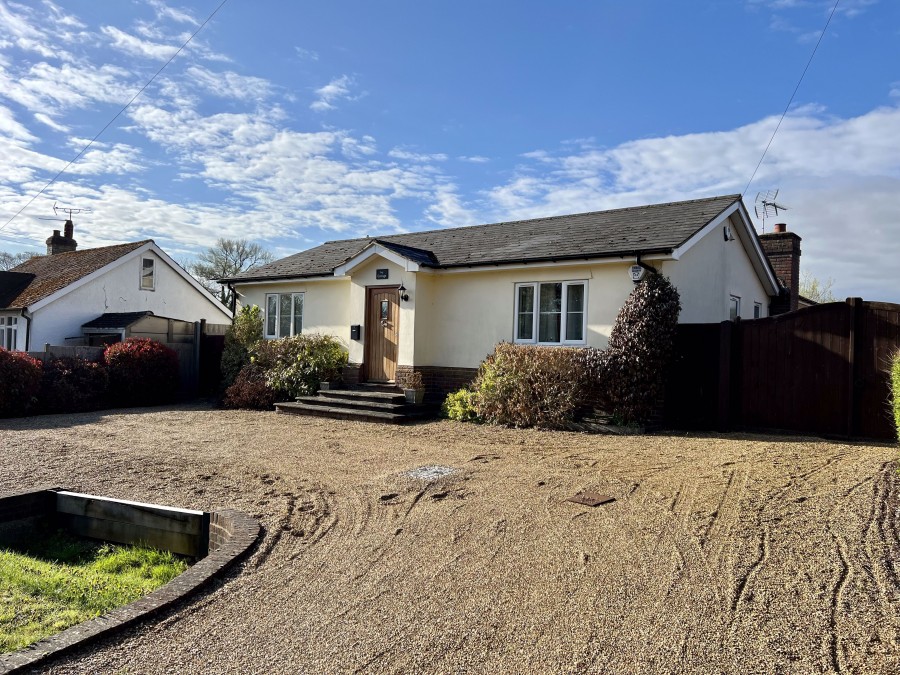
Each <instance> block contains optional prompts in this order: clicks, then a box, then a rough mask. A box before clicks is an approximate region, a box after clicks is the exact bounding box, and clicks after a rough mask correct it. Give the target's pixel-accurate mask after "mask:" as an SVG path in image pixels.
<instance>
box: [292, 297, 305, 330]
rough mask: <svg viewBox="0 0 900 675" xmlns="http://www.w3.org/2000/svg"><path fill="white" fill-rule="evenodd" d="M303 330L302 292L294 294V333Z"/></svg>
mask: <svg viewBox="0 0 900 675" xmlns="http://www.w3.org/2000/svg"><path fill="white" fill-rule="evenodd" d="M302 332H303V293H298V294H297V295H295V296H294V335H300V333H302Z"/></svg>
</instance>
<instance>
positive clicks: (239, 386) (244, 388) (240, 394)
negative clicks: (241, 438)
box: [222, 363, 275, 410]
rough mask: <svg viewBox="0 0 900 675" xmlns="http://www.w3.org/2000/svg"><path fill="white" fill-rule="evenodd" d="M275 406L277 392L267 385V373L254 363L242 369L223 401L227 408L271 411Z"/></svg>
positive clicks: (227, 390)
mask: <svg viewBox="0 0 900 675" xmlns="http://www.w3.org/2000/svg"><path fill="white" fill-rule="evenodd" d="M274 404H275V392H274V391H272V389H270V388H269V386H268V385H267V384H266V374H265V371H263V369H262V368H260V367H259V366H258V365H256V364H252V363H251V364H248V365H246V366H244V367H243V368H241V372H240V373H238V376H237V378H235V380H234V383H233V384H232V385H231V386H230V387H228V389H226V390H225V396H224V398H223V399H222V405H223V406H224V407H226V408H250V409H251V410H271V409H272V406H273V405H274Z"/></svg>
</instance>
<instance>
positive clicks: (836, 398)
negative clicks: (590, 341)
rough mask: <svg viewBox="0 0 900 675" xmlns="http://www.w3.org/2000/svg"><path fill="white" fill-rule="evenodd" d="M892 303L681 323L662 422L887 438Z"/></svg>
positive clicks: (896, 317) (897, 312)
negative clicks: (766, 316)
mask: <svg viewBox="0 0 900 675" xmlns="http://www.w3.org/2000/svg"><path fill="white" fill-rule="evenodd" d="M898 348H900V305H893V304H887V303H877V302H863V301H862V300H861V299H859V298H851V299H849V300H848V301H847V302H835V303H828V304H824V305H817V306H814V307H809V308H806V309H801V310H798V311H796V312H790V313H788V314H782V315H780V316H776V317H771V318H768V319H757V320H754V321H741V322H737V323H731V322H728V321H726V322H723V323H722V324H695V325H691V324H686V325H682V326H679V329H678V337H677V341H676V353H677V356H676V361H675V365H674V367H673V369H672V372H671V374H670V377H669V381H668V387H667V390H666V410H665V417H666V421H667V422H668V423H669V424H670V425H672V426H677V427H683V428H706V429H712V428H714V429H719V430H726V429H731V428H749V429H784V430H790V431H800V432H808V433H814V434H821V435H837V436H858V437H864V438H882V439H893V438H894V437H895V430H894V427H893V420H892V418H891V415H890V411H889V408H888V401H889V398H890V381H889V376H888V366H889V360H890V355H891V354H892V353H893V352H894V351H895V350H897V349H898Z"/></svg>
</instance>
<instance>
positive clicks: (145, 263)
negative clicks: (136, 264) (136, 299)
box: [141, 258, 156, 291]
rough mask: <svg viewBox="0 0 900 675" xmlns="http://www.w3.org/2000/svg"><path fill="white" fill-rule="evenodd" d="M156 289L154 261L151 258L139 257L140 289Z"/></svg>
mask: <svg viewBox="0 0 900 675" xmlns="http://www.w3.org/2000/svg"><path fill="white" fill-rule="evenodd" d="M155 289H156V261H155V260H154V259H153V258H141V290H142V291H152V290H155Z"/></svg>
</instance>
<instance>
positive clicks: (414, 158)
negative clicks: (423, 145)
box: [388, 148, 447, 163]
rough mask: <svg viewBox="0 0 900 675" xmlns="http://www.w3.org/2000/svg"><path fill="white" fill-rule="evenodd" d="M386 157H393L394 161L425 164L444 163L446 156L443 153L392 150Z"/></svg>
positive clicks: (401, 149)
mask: <svg viewBox="0 0 900 675" xmlns="http://www.w3.org/2000/svg"><path fill="white" fill-rule="evenodd" d="M388 157H393V158H394V159H403V160H406V161H409V162H418V163H427V162H446V161H447V155H445V154H444V153H443V152H435V153H431V154H429V153H420V152H412V151H410V150H405V149H403V148H394V149H393V150H391V151H390V152H388Z"/></svg>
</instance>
